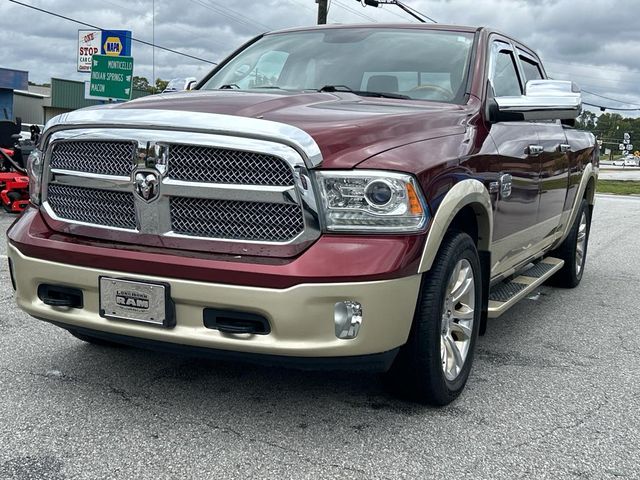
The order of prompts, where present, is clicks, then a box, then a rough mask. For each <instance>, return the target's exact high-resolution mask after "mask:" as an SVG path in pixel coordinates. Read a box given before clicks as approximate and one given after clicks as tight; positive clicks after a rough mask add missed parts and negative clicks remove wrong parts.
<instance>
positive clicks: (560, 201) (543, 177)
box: [517, 48, 571, 237]
mask: <svg viewBox="0 0 640 480" xmlns="http://www.w3.org/2000/svg"><path fill="white" fill-rule="evenodd" d="M517 53H518V62H519V64H520V71H521V75H522V77H523V78H524V80H525V84H526V82H528V81H530V80H542V79H544V74H543V73H542V68H541V67H540V63H539V61H538V60H537V58H536V57H534V56H533V55H531V54H529V53H528V52H526V51H524V50H521V49H520V48H518V49H517ZM535 126H536V131H537V134H538V145H539V146H540V147H542V152H541V153H540V182H539V186H540V201H539V204H538V215H537V223H538V224H540V227H541V231H542V232H543V235H544V236H545V237H547V236H549V235H552V234H553V233H555V229H556V228H557V226H558V224H559V223H560V215H561V214H562V211H563V207H564V203H565V199H566V196H567V188H568V186H569V152H570V150H571V147H570V145H569V142H568V141H567V137H566V136H565V132H564V128H563V127H562V125H561V124H560V122H559V121H537V122H536V123H535Z"/></svg>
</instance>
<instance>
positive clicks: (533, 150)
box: [529, 145, 544, 157]
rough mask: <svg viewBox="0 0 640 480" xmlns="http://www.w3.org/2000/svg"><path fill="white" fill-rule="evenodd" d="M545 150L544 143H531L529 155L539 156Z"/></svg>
mask: <svg viewBox="0 0 640 480" xmlns="http://www.w3.org/2000/svg"><path fill="white" fill-rule="evenodd" d="M542 152H544V147H543V146H542V145H529V155H531V156H534V157H535V156H537V155H540V154H541V153H542Z"/></svg>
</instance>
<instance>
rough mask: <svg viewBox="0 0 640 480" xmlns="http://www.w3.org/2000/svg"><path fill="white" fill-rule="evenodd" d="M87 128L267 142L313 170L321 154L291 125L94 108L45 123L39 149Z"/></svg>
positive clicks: (215, 115) (173, 112) (219, 116)
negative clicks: (287, 150) (285, 148)
mask: <svg viewBox="0 0 640 480" xmlns="http://www.w3.org/2000/svg"><path fill="white" fill-rule="evenodd" d="M90 127H107V128H144V129H161V130H174V131H184V132H197V133H214V134H218V135H231V136H234V137H246V138H254V139H257V140H268V141H272V142H277V143H281V144H284V145H288V146H290V147H292V148H294V149H295V150H296V151H297V152H298V153H299V154H300V155H301V156H302V158H303V159H304V162H305V164H306V166H307V168H315V167H318V166H319V165H320V164H321V163H322V153H321V152H320V147H319V146H318V144H317V143H316V142H315V140H314V139H313V138H312V137H311V135H309V134H308V133H307V132H305V131H304V130H301V129H299V128H298V127H294V126H293V125H288V124H286V123H280V122H273V121H270V120H262V119H257V118H247V117H237V116H234V115H222V114H218V113H202V112H186V111H176V110H155V109H135V108H127V109H115V108H113V107H111V106H97V107H89V108H84V109H82V110H75V111H73V112H69V113H63V114H62V115H58V116H56V117H54V118H52V119H51V120H49V122H47V124H46V126H45V130H44V134H43V143H42V145H46V144H47V141H48V138H49V137H50V135H51V134H52V133H54V132H56V131H59V130H63V129H64V130H67V129H74V128H90Z"/></svg>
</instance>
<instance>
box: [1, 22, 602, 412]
mask: <svg viewBox="0 0 640 480" xmlns="http://www.w3.org/2000/svg"><path fill="white" fill-rule="evenodd" d="M580 108H581V97H580V92H579V90H578V89H577V88H576V87H575V86H574V85H573V84H572V83H571V82H562V81H554V80H548V79H547V76H546V73H545V70H544V68H543V66H542V63H541V62H540V59H539V58H538V57H537V55H536V54H535V53H534V52H533V51H532V50H531V49H529V48H527V47H526V46H524V45H523V44H521V43H519V42H517V41H515V40H513V39H512V38H510V37H508V36H505V35H503V34H500V33H497V32H494V31H492V30H489V29H486V28H467V27H456V26H440V25H438V26H424V25H375V26H371V25H367V26H328V27H324V28H300V29H293V30H287V31H280V32H275V33H269V34H266V35H261V36H259V37H258V38H255V39H253V40H252V41H250V42H249V43H247V44H246V45H244V46H243V47H242V48H240V49H239V50H238V51H236V52H235V53H233V54H232V55H231V56H230V57H229V58H227V59H226V60H224V62H223V63H221V64H220V65H219V66H217V67H216V68H215V69H214V70H213V71H212V72H211V73H210V74H209V75H207V76H206V78H204V79H203V80H202V81H200V82H199V84H197V85H196V87H195V89H194V90H192V91H188V92H180V93H171V94H163V95H156V96H152V97H147V98H144V99H140V100H136V101H132V102H128V103H124V104H120V105H107V106H104V107H99V108H90V109H84V110H80V111H76V112H72V113H68V114H64V115H61V116H59V117H56V118H55V119H53V120H52V121H51V122H49V124H48V125H47V127H46V130H45V131H44V134H43V137H42V139H41V142H40V145H39V149H38V150H37V151H36V152H34V153H33V154H32V155H31V157H30V160H29V173H30V180H31V185H30V186H31V190H30V196H31V206H30V207H29V208H28V209H27V211H26V212H25V213H24V214H23V215H22V217H21V218H20V219H19V220H18V221H17V222H16V223H15V224H14V225H13V226H12V227H11V229H10V230H9V232H8V241H9V246H8V251H9V260H10V271H11V275H12V280H13V283H14V287H15V289H16V299H17V302H18V304H19V306H20V307H21V308H22V309H23V310H24V311H26V312H27V313H29V314H30V315H32V316H34V317H36V318H39V319H42V320H46V321H48V322H51V323H53V324H55V325H58V326H60V327H62V328H64V329H67V330H68V331H69V332H71V333H72V334H73V335H75V336H76V337H78V338H80V339H82V340H85V341H88V342H93V343H110V342H115V343H125V344H131V345H138V346H143V347H151V348H157V349H164V350H166V351H187V352H191V353H194V352H195V353H198V354H208V355H214V356H218V357H223V358H229V359H232V360H235V359H237V360H240V361H247V360H249V361H257V362H261V363H287V364H293V365H297V366H301V367H311V368H339V369H343V368H346V369H355V370H358V369H369V370H376V371H383V372H386V373H385V379H386V381H388V383H389V385H390V386H392V387H394V388H395V389H396V391H397V392H399V393H402V394H404V395H407V396H409V397H410V398H414V399H417V400H419V401H422V402H426V403H431V404H435V405H444V404H446V403H448V402H450V401H452V400H453V399H454V398H456V397H457V395H459V393H460V392H461V391H462V389H463V388H464V385H465V383H466V381H467V378H468V376H469V372H470V369H471V364H472V359H473V352H474V348H475V344H476V341H477V338H478V335H481V334H482V333H483V332H484V331H485V328H486V323H487V319H488V318H491V317H496V316H498V315H500V314H502V313H503V312H504V311H506V310H507V309H508V308H509V307H511V306H512V305H513V304H514V303H516V302H518V301H519V300H520V299H522V298H524V297H525V296H527V295H528V294H530V293H531V292H532V291H533V290H534V289H537V288H538V287H539V286H540V285H541V284H542V283H543V282H550V283H552V284H554V285H557V286H560V287H575V286H576V285H578V283H579V282H580V279H581V277H582V274H583V271H584V264H585V255H586V251H587V241H588V237H589V225H590V220H591V213H592V209H593V204H594V191H595V184H596V180H597V172H598V150H597V147H596V144H595V139H594V137H593V136H592V135H591V134H590V133H586V132H581V131H578V130H576V129H574V128H573V126H572V125H573V123H574V122H575V118H576V116H577V115H578V113H579V111H580Z"/></svg>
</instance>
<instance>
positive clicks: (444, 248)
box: [384, 231, 482, 406]
mask: <svg viewBox="0 0 640 480" xmlns="http://www.w3.org/2000/svg"><path fill="white" fill-rule="evenodd" d="M463 259H466V260H467V261H468V263H469V264H470V266H471V270H472V271H473V277H474V287H475V288H474V290H473V291H474V298H475V300H474V307H473V308H474V315H473V325H472V327H471V335H470V340H469V342H470V343H469V347H468V351H467V355H466V359H465V360H464V363H463V367H462V369H461V370H460V373H459V374H458V375H457V377H456V378H455V379H453V380H449V379H447V378H446V376H445V373H444V369H443V362H442V360H441V334H442V327H443V323H442V321H443V314H444V313H445V310H444V306H445V297H446V295H447V288H448V282H449V279H450V277H451V275H452V273H453V271H454V268H455V267H456V265H457V264H458V262H459V261H461V260H463ZM481 283H482V275H481V270H480V261H479V259H478V252H477V250H476V246H475V244H474V242H473V241H472V240H471V237H469V235H467V234H466V233H462V232H455V231H454V232H449V233H448V234H447V235H446V236H445V238H444V240H443V242H442V245H441V247H440V250H439V252H438V254H437V256H436V259H435V261H434V263H433V266H432V268H431V270H429V272H427V273H425V274H424V276H423V279H422V286H421V290H420V298H419V299H418V304H417V306H416V313H415V316H414V320H413V325H412V327H411V333H410V335H409V340H408V342H407V344H406V345H404V346H403V347H402V349H401V350H400V352H399V354H398V357H397V358H396V360H395V362H394V364H393V365H392V367H391V369H390V370H389V371H388V372H387V373H385V378H384V380H385V383H386V384H387V386H388V387H389V388H391V389H392V391H393V393H395V394H399V395H400V396H402V397H404V398H405V399H408V400H413V401H417V402H420V403H425V404H429V405H434V406H443V405H447V404H449V403H451V402H452V401H453V400H455V399H456V398H457V397H458V395H460V393H461V392H462V390H463V389H464V387H465V385H466V383H467V379H468V377H469V372H470V371H471V366H472V364H473V352H474V350H475V344H476V340H477V338H478V329H479V326H480V310H481V308H482V301H481V295H482V284H481Z"/></svg>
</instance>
